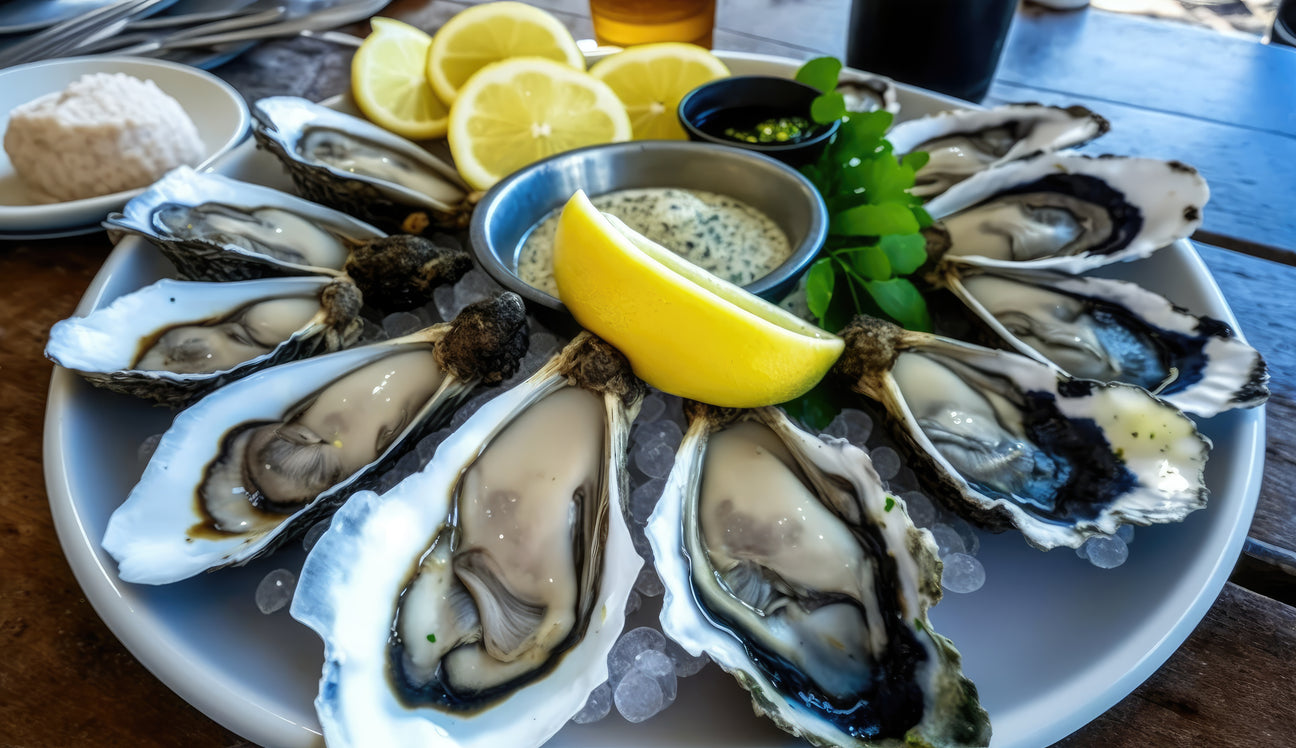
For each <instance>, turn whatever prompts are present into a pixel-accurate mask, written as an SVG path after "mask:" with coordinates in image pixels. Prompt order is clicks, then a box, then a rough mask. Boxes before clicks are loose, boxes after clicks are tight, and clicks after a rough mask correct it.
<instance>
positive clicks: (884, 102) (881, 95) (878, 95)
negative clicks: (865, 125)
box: [836, 70, 900, 114]
mask: <svg viewBox="0 0 1296 748" xmlns="http://www.w3.org/2000/svg"><path fill="white" fill-rule="evenodd" d="M836 90H837V91H838V92H839V93H840V94H841V95H842V97H843V98H844V99H845V100H846V111H848V112H875V111H878V110H879V109H880V110H883V111H887V112H891V113H892V114H895V113H896V112H898V111H900V98H899V97H898V96H897V95H896V87H895V83H894V82H892V80H891V79H890V78H886V77H883V76H881V75H873V74H871V73H862V72H859V71H858V70H842V71H841V73H840V76H839V77H838V80H837V89H836Z"/></svg>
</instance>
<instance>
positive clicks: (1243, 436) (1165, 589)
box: [45, 53, 1264, 748]
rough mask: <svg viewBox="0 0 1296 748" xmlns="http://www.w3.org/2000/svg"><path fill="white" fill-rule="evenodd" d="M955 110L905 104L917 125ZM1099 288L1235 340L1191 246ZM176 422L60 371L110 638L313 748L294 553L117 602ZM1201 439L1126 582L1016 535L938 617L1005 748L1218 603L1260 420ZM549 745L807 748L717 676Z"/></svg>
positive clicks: (79, 508)
mask: <svg viewBox="0 0 1296 748" xmlns="http://www.w3.org/2000/svg"><path fill="white" fill-rule="evenodd" d="M721 56H722V57H723V58H724V59H725V60H726V61H727V62H728V63H729V65H730V67H731V68H732V70H733V72H735V73H776V74H790V73H791V72H792V71H793V70H794V69H795V63H793V62H791V61H787V60H781V59H775V58H769V57H760V56H754V55H744V54H734V53H729V54H724V53H722V54H721ZM957 103H958V102H955V101H954V100H950V99H944V98H941V97H937V96H933V95H931V94H926V93H924V92H921V91H918V90H914V89H908V88H902V89H901V105H902V110H901V111H902V116H903V117H913V116H917V115H920V114H924V113H927V112H931V111H935V110H938V109H942V108H947V107H948V106H949V105H951V104H957ZM218 168H219V170H220V171H222V172H224V173H226V174H229V175H231V176H234V177H237V178H241V179H248V180H252V181H260V182H266V183H270V184H273V185H276V186H284V185H286V184H287V182H286V180H285V178H284V177H283V176H282V173H281V169H280V168H279V166H278V164H277V163H275V162H274V161H273V160H271V159H270V157H268V156H266V155H264V154H261V153H258V152H256V151H255V150H254V149H253V148H252V146H251V144H250V143H245V144H244V145H243V146H241V147H240V148H238V149H236V150H235V151H234V152H232V153H231V154H230V156H229V157H227V158H226V159H225V160H223V161H222V162H221V163H220V164H219V165H218ZM1208 209H1209V208H1208ZM170 270H171V269H170V267H169V265H168V264H167V262H166V261H165V260H163V259H162V258H161V256H160V255H159V254H158V253H157V252H156V251H155V250H154V249H153V248H151V247H150V246H147V245H145V244H144V243H143V242H140V241H138V240H133V239H132V240H127V241H123V242H122V243H121V244H119V245H118V247H117V249H116V250H115V251H114V252H113V254H112V255H111V256H110V257H109V259H108V261H107V262H106V263H105V264H104V266H103V268H102V269H101V270H100V272H99V274H98V276H97V277H96V278H95V280H94V282H93V283H92V284H91V286H90V288H89V290H88V291H87V292H86V295H85V297H84V298H83V299H82V302H81V306H80V307H79V309H78V312H79V313H86V312H88V311H90V310H91V309H93V308H96V307H98V306H102V305H104V304H106V303H107V302H108V301H111V300H112V299H113V298H115V297H117V296H118V295H120V294H122V293H125V292H128V291H130V290H133V289H135V288H138V287H140V286H143V285H145V284H147V283H150V282H152V281H153V280H155V279H157V278H158V277H160V276H161V275H163V274H166V273H168V272H169V271H170ZM1105 272H1106V274H1109V275H1112V276H1116V277H1121V278H1126V279H1129V280H1134V281H1137V282H1139V283H1142V284H1143V285H1145V286H1147V287H1149V288H1152V289H1154V290H1156V291H1159V292H1160V293H1162V294H1165V295H1166V296H1168V297H1169V298H1171V299H1172V300H1174V301H1175V302H1176V303H1178V304H1180V305H1182V306H1185V307H1188V308H1190V309H1192V310H1194V311H1196V312H1198V313H1206V314H1210V315H1212V316H1215V317H1218V318H1220V319H1223V320H1225V321H1227V322H1229V323H1230V324H1232V325H1234V326H1235V327H1236V320H1235V319H1234V318H1233V315H1232V313H1231V312H1230V311H1229V309H1228V306H1227V304H1226V303H1225V301H1224V299H1223V297H1222V296H1221V294H1220V291H1219V288H1218V287H1217V286H1216V285H1215V282H1214V281H1213V279H1212V278H1211V276H1210V274H1209V272H1208V271H1207V269H1206V267H1205V265H1204V264H1203V263H1202V261H1201V259H1200V258H1199V257H1198V256H1197V254H1196V252H1195V251H1194V250H1193V248H1192V246H1191V245H1190V244H1189V243H1188V242H1187V241H1181V242H1178V243H1177V244H1175V245H1173V246H1171V247H1167V248H1166V249H1164V250H1162V251H1160V252H1158V253H1157V254H1156V255H1154V256H1153V257H1151V258H1149V259H1147V260H1142V261H1139V262H1136V263H1126V264H1122V265H1120V266H1119V267H1115V268H1108V269H1107V270H1106V271H1105ZM170 418H171V414H170V413H169V412H166V411H163V410H160V409H155V408H151V407H149V406H147V405H144V404H142V403H140V402H137V401H135V400H132V399H130V398H127V397H124V396H120V395H114V394H111V393H108V392H104V391H102V390H97V389H94V388H93V387H91V386H89V385H88V384H86V383H85V382H83V381H82V380H81V379H80V378H79V377H77V376H76V375H75V374H72V373H70V372H68V371H65V370H62V369H56V370H55V372H54V376H53V379H52V381H51V385H50V393H49V406H48V410H47V413H46V423H45V472H46V483H47V486H48V491H49V496H50V506H51V510H52V512H53V515H54V521H55V526H56V528H57V530H58V533H59V539H60V541H61V542H62V545H63V549H64V552H65V553H66V554H67V557H68V560H69V562H70V564H71V566H72V568H73V571H74V572H75V573H76V576H77V580H78V581H79V582H80V584H81V587H82V589H83V590H84V591H85V594H86V597H87V598H88V599H89V600H90V602H91V603H92V604H93V605H94V606H95V609H96V610H97V611H98V612H99V614H100V615H101V616H102V617H103V619H104V621H105V622H106V623H107V624H108V626H109V628H111V629H112V631H113V633H114V634H116V635H117V637H118V638H119V639H121V640H122V642H123V643H125V644H126V646H127V647H128V648H129V649H130V650H131V651H132V652H133V653H134V654H135V656H136V657H138V658H139V660H140V661H141V662H143V663H144V665H145V666H146V667H148V668H149V669H150V670H151V671H153V673H154V674H155V675H157V676H158V677H159V678H160V679H162V681H163V682H164V683H166V684H167V685H168V686H169V687H171V688H172V689H173V690H174V691H175V692H176V693H178V694H179V695H180V696H182V697H183V698H184V699H186V700H187V701H189V702H190V703H192V704H193V705H194V706H196V707H197V708H199V709H200V710H202V711H203V712H204V713H206V714H207V715H208V716H210V717H211V718H212V719H214V720H216V721H218V722H220V723H221V724H223V725H225V726H226V727H228V728H229V729H231V730H233V731H234V732H237V733H239V734H240V735H242V736H244V737H246V738H247V739H249V740H252V741H255V742H257V743H260V744H263V745H267V746H310V745H319V744H321V743H322V741H321V739H320V737H319V735H318V730H319V726H318V722H317V721H316V718H315V713H314V709H313V706H312V700H313V699H314V697H315V691H316V684H317V680H318V678H319V674H320V667H321V664H322V661H323V647H322V645H321V643H320V642H319V640H318V639H317V638H316V636H315V634H314V633H313V632H311V631H310V630H308V629H307V628H305V627H304V626H301V625H300V624H298V623H297V622H296V621H294V620H293V619H292V618H290V617H289V616H288V615H287V611H286V610H285V611H280V612H279V613H276V614H273V615H269V616H266V615H262V614H261V613H260V612H259V611H258V610H257V608H256V605H255V603H254V597H253V594H254V590H255V588H256V585H257V582H258V581H259V580H260V579H261V577H262V576H263V575H265V574H266V573H267V572H268V571H270V570H271V569H274V568H278V567H285V568H288V569H292V570H294V571H295V570H297V569H299V568H300V566H301V562H302V557H303V554H302V552H301V551H300V550H299V549H296V548H295V547H294V548H293V549H289V550H285V551H281V552H280V553H279V554H277V555H275V556H273V557H271V558H269V559H263V560H261V561H259V562H255V563H253V564H251V565H249V566H247V567H245V568H240V569H226V570H222V571H220V572H217V573H213V574H207V575H203V576H201V577H199V578H196V579H191V580H188V581H185V582H181V583H178V584H173V585H169V586H165V587H145V586H136V585H132V584H127V583H124V582H121V581H120V580H119V579H118V578H117V573H116V566H115V564H114V563H113V561H112V559H111V558H109V557H108V555H107V554H106V553H104V551H103V550H102V549H101V548H100V547H99V541H100V539H101V538H102V536H103V531H104V528H105V526H106V524H107V521H108V517H109V515H110V514H111V513H112V511H113V510H114V509H116V508H117V506H118V505H119V504H120V503H121V502H122V501H123V500H124V499H125V497H126V495H127V493H128V492H129V490H130V488H131V487H132V486H133V485H134V483H135V481H136V480H137V479H138V477H139V475H140V473H141V472H142V469H143V466H142V465H141V464H140V463H139V461H138V459H137V457H136V451H137V447H138V445H139V444H140V442H141V441H143V440H144V439H145V438H146V437H148V436H149V435H151V434H155V433H158V432H160V431H162V430H163V429H165V428H166V426H167V424H168V422H169V420H170ZM1202 427H1203V431H1204V432H1205V433H1206V434H1207V435H1208V436H1210V437H1211V438H1212V439H1213V440H1214V443H1215V449H1214V451H1213V453H1212V455H1211V459H1210V462H1209V464H1208V467H1207V474H1206V479H1207V483H1208V484H1209V486H1210V489H1211V500H1210V504H1209V506H1208V507H1207V508H1206V509H1203V510H1201V511H1198V512H1195V513H1193V514H1192V515H1191V516H1190V517H1189V518H1188V520H1187V521H1186V522H1184V523H1182V524H1177V525H1169V526H1161V527H1154V528H1146V529H1145V528H1140V529H1139V530H1138V531H1137V534H1136V537H1135V541H1134V543H1133V544H1132V545H1131V548H1130V550H1131V555H1130V559H1129V561H1128V562H1127V563H1126V564H1125V565H1123V566H1121V567H1119V568H1117V569H1114V570H1107V571H1105V570H1101V569H1097V568H1095V567H1093V566H1091V565H1089V564H1088V563H1087V562H1085V561H1083V560H1081V559H1080V558H1078V557H1077V556H1076V555H1075V554H1074V553H1073V552H1071V551H1069V550H1066V549H1059V550H1056V551H1053V552H1049V553H1041V552H1039V551H1036V550H1033V549H1031V548H1029V547H1028V546H1027V545H1026V544H1025V542H1023V541H1022V539H1021V537H1020V536H1019V535H1017V534H1015V533H1005V534H1003V535H999V536H995V537H990V538H987V539H986V540H985V541H984V542H983V544H982V547H981V551H980V554H979V557H980V559H981V561H982V562H983V563H984V565H985V567H986V571H987V576H988V581H987V582H986V585H985V587H983V588H982V589H981V590H980V591H978V592H976V593H973V594H970V595H958V594H952V593H951V594H947V595H946V597H945V600H944V601H943V602H941V604H940V605H938V606H936V608H935V609H934V610H932V613H931V619H932V622H933V624H934V625H935V626H936V628H937V630H939V631H940V632H941V633H943V634H945V635H946V636H948V637H950V638H951V639H953V641H954V642H955V644H957V646H958V647H959V649H960V650H961V651H962V652H963V658H964V667H965V670H966V672H967V674H968V676H969V677H971V678H972V679H973V680H974V681H975V682H976V684H977V686H978V688H979V689H980V693H981V698H982V702H983V704H984V705H985V707H986V709H988V710H989V712H990V716H991V720H992V722H993V725H994V733H995V734H994V742H993V745H995V746H1000V747H1002V748H1038V747H1039V746H1046V745H1048V744H1050V743H1052V742H1054V741H1056V740H1058V739H1060V738H1062V737H1063V736H1065V735H1067V734H1068V733H1070V732H1071V731H1073V730H1075V729H1077V728H1079V727H1080V726H1082V725H1084V724H1085V723H1087V722H1088V721H1090V720H1091V719H1093V718H1094V717H1096V716H1098V715H1099V714H1101V713H1102V712H1104V711H1106V710H1107V709H1108V708H1110V707H1111V706H1112V705H1113V704H1115V703H1116V702H1117V701H1119V700H1120V699H1121V698H1123V697H1124V696H1125V695H1127V694H1128V693H1129V692H1130V691H1132V690H1133V689H1134V688H1135V687H1136V686H1137V685H1138V684H1139V683H1141V682H1142V681H1143V680H1145V679H1146V678H1147V677H1148V676H1150V675H1151V674H1152V673H1153V671H1155V670H1156V668H1157V667H1159V666H1160V665H1161V663H1163V662H1164V661H1165V660H1166V658H1168V657H1169V656H1170V654H1171V653H1172V652H1174V650H1175V649H1176V648H1177V647H1178V646H1179V645H1180V644H1181V643H1182V642H1183V641H1184V639H1185V638H1186V637H1187V636H1188V634H1189V633H1190V632H1191V631H1192V629H1193V628H1194V627H1195V626H1196V625H1197V623H1198V622H1199V621H1200V620H1201V618H1202V616H1203V615H1205V613H1206V611H1207V609H1208V608H1209V607H1210V605H1211V603H1212V602H1213V601H1214V600H1215V598H1216V596H1217V595H1218V594H1219V592H1220V590H1221V588H1222V587H1223V585H1224V582H1225V581H1226V579H1227V577H1228V574H1229V572H1230V570H1231V569H1232V566H1233V562H1234V561H1235V559H1236V558H1237V555H1238V553H1239V551H1240V548H1241V545H1242V541H1243V539H1244V538H1245V535H1246V531H1247V528H1248V527H1249V525H1250V522H1251V517H1252V514H1253V513H1254V511H1255V502H1256V498H1257V496H1258V493H1259V483H1260V474H1261V470H1262V467H1263V455H1264V450H1263V444H1264V412H1263V410H1261V409H1256V410H1251V411H1246V412H1233V413H1227V414H1224V415H1222V416H1218V417H1216V418H1213V419H1210V420H1209V421H1206V422H1205V423H1203V424H1202ZM556 687H557V686H556ZM159 729H164V728H161V727H160V728H159ZM550 745H552V746H562V747H564V748H586V747H590V748H592V747H593V746H619V747H626V748H631V747H633V748H641V747H642V748H647V747H649V746H664V745H673V746H709V747H710V746H715V747H722V746H745V747H746V748H765V747H773V746H795V745H804V744H803V743H801V742H800V741H798V740H796V739H794V738H792V737H789V736H788V735H786V734H784V733H782V732H780V731H779V730H777V729H775V728H774V727H773V726H772V725H770V723H768V722H767V721H765V720H762V719H757V718H755V717H753V716H752V712H751V708H750V703H749V700H748V698H747V695H746V693H745V692H744V691H742V690H741V689H740V688H739V687H738V686H737V685H736V683H735V682H734V681H733V679H732V678H730V677H729V676H727V675H725V674H723V673H722V672H720V671H719V670H718V668H715V667H714V666H711V667H708V668H707V669H706V670H705V671H703V673H702V674H701V675H698V676H696V677H693V678H689V679H685V680H683V681H681V684H680V695H679V698H678V700H677V702H676V703H675V704H674V705H673V706H672V707H671V708H670V709H668V710H667V711H666V712H664V713H663V714H661V715H659V716H657V717H654V718H653V719H650V720H648V721H647V722H644V723H641V724H638V725H631V724H629V723H626V722H624V721H623V720H621V719H620V718H619V717H617V716H615V715H613V716H611V717H609V718H608V719H606V720H604V721H603V722H601V723H597V724H594V725H589V726H583V727H582V726H569V727H568V728H566V729H564V730H563V731H562V732H560V733H559V734H558V735H557V736H556V737H555V738H554V739H553V741H551V743H550Z"/></svg>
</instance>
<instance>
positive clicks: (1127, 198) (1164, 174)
mask: <svg viewBox="0 0 1296 748" xmlns="http://www.w3.org/2000/svg"><path fill="white" fill-rule="evenodd" d="M1208 197H1209V190H1208V189H1207V188H1206V180H1204V179H1202V177H1201V175H1200V174H1198V173H1197V170H1196V169H1193V168H1192V167H1191V166H1186V165H1184V164H1181V163H1179V162H1176V161H1158V160H1155V159H1148V158H1118V157H1101V158H1089V157H1087V156H1074V155H1065V154H1045V155H1042V156H1038V157H1036V158H1033V159H1029V160H1025V161H1014V162H1012V163H1008V164H1004V165H1002V166H998V167H995V168H994V169H989V170H987V171H983V172H981V173H979V174H976V175H974V176H972V177H969V178H968V179H966V180H964V181H962V182H960V183H959V184H956V185H954V186H953V187H951V188H950V189H949V190H948V191H946V192H945V193H944V194H942V195H940V196H939V197H936V198H934V199H933V200H931V201H930V202H928V203H927V205H926V206H925V207H926V209H927V212H928V213H929V214H930V215H931V217H932V218H933V219H935V220H936V224H935V225H933V226H931V227H929V228H928V229H925V230H924V233H925V234H926V235H927V239H928V243H927V251H928V254H929V255H931V256H932V257H933V259H937V260H940V261H943V262H962V263H967V264H970V265H980V266H987V267H1021V266H1027V267H1032V268H1037V269H1043V268H1047V269H1051V270H1062V271H1066V272H1071V273H1080V272H1083V271H1085V270H1088V269H1090V268H1093V267H1097V266H1099V265H1105V264H1108V263H1111V262H1117V261H1120V260H1132V259H1136V258H1139V257H1146V256H1148V255H1150V254H1151V253H1152V252H1154V251H1156V250H1158V249H1160V248H1161V247H1164V246H1166V245H1168V244H1170V243H1171V242H1173V241H1175V240H1177V239H1182V238H1184V237H1186V236H1188V235H1189V234H1191V233H1192V232H1193V231H1194V230H1196V228H1197V227H1198V226H1199V225H1201V211H1202V206H1203V205H1205V204H1206V200H1207V198H1208Z"/></svg>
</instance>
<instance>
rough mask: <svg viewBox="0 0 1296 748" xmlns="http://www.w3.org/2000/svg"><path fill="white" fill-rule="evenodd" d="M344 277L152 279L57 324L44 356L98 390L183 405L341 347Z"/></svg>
mask: <svg viewBox="0 0 1296 748" xmlns="http://www.w3.org/2000/svg"><path fill="white" fill-rule="evenodd" d="M360 304H361V298H360V291H359V290H358V289H357V288H356V287H355V285H354V284H353V283H351V281H349V280H348V279H346V278H345V277H339V278H327V277H303V278H263V279H259V280H249V281H234V282H229V283H203V282H198V281H177V280H171V279H163V280H160V281H158V282H156V283H154V284H153V285H150V286H146V287H144V288H141V289H140V290H138V291H134V292H132V293H129V294H125V295H124V296H121V297H119V298H117V299H115V300H114V301H113V302H112V303H111V304H109V305H108V306H106V307H103V308H100V309H96V310H95V311H93V312H91V313H90V314H88V315H86V316H84V317H72V318H69V319H65V320H62V321H60V322H57V323H55V325H54V327H53V328H51V329H50V337H49V342H48V343H47V344H46V346H45V355H46V356H48V357H49V358H50V359H51V360H53V361H54V362H55V363H57V364H58V365H60V366H63V367H65V368H68V369H72V370H74V371H76V372H77V373H79V374H81V376H83V377H85V378H86V380H87V381H89V382H90V383H91V384H94V385H95V386H97V387H103V388H105V389H109V390H112V391H114V392H122V393H125V394H128V395H135V396H137V397H143V398H148V399H150V400H153V401H155V402H157V403H159V404H162V405H173V406H181V405H184V404H185V403H188V402H190V401H192V400H195V399H197V398H199V397H202V396H203V395H205V394H207V393H208V392H211V391H212V390H214V389H216V388H217V387H220V386H221V385H223V384H225V383H227V382H230V381H233V380H235V379H238V378H239V377H243V376H247V375H248V374H251V373H252V372H254V371H259V370H260V369H264V368H266V367H267V366H273V365H275V364H279V363H283V362H285V361H294V360H297V359H300V358H307V357H309V356H313V355H315V354H316V353H321V352H329V351H335V350H338V349H340V348H345V347H346V346H348V345H350V344H351V343H352V342H354V341H355V339H356V337H357V336H358V335H359V334H360V327H361V321H360V318H359V316H358V314H359V312H360Z"/></svg>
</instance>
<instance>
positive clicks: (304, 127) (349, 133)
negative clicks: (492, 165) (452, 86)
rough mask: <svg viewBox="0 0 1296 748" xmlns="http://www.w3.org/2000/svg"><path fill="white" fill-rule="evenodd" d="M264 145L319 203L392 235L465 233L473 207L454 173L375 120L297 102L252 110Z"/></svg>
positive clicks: (272, 101) (262, 103)
mask: <svg viewBox="0 0 1296 748" xmlns="http://www.w3.org/2000/svg"><path fill="white" fill-rule="evenodd" d="M252 116H253V118H254V119H255V124H254V127H253V130H252V133H253V135H255V136H256V140H257V145H259V146H260V147H262V148H264V149H266V150H268V151H270V152H271V153H273V154H274V155H275V156H276V157H277V158H278V159H279V160H280V161H281V162H282V163H283V165H284V167H285V168H287V169H288V173H289V175H290V176H291V177H292V179H293V184H295V185H296V186H297V189H298V190H300V191H301V193H302V194H304V195H306V196H307V197H309V198H310V199H312V200H315V201H317V202H320V203H323V204H325V205H328V206H331V207H333V208H337V209H338V210H342V211H345V212H347V213H350V214H351V215H355V216H360V217H361V218H363V219H365V220H367V221H370V222H371V223H374V224H375V225H377V226H380V227H382V228H383V229H385V230H387V231H392V232H404V233H410V234H417V233H421V232H422V231H423V230H424V229H425V228H427V227H428V226H442V227H450V228H463V227H465V226H467V225H468V218H469V215H470V214H471V212H472V201H471V199H470V193H469V189H468V187H467V185H465V184H464V182H463V180H462V179H460V177H459V173H458V172H456V171H455V169H454V167H453V166H451V165H449V164H447V163H445V162H444V161H442V160H441V159H439V158H437V157H435V156H433V155H432V154H431V153H429V152H428V151H426V150H424V149H423V148H420V147H419V146H418V145H416V144H414V143H412V142H410V141H409V140H406V139H405V138H402V137H400V136H398V135H395V134H393V133H391V132H389V131H387V130H384V129H383V128H381V127H378V126H377V125H374V124H373V123H371V122H369V121H368V120H365V119H362V118H360V117H353V116H351V115H349V114H344V113H342V112H339V111H337V110H335V109H330V108H328V107H326V106H321V105H319V104H315V103H313V102H310V101H307V100H306V99H302V98H297V97H294V96H271V97H269V98H265V99H260V100H259V101H257V102H256V103H255V104H253V105H252Z"/></svg>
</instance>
